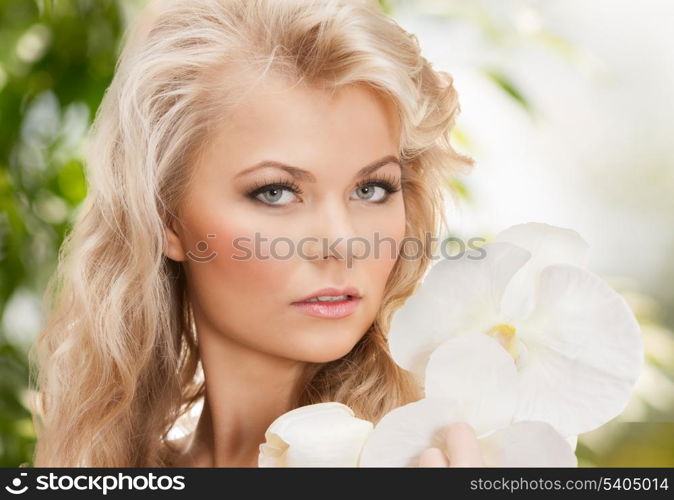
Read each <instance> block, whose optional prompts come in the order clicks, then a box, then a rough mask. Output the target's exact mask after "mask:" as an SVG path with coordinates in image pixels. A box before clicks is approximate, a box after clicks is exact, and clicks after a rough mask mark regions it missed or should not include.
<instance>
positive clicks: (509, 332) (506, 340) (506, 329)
mask: <svg viewBox="0 0 674 500" xmlns="http://www.w3.org/2000/svg"><path fill="white" fill-rule="evenodd" d="M515 332H516V329H515V327H514V326H511V325H508V324H506V323H501V324H498V325H496V326H493V327H491V328H490V329H489V330H488V331H487V335H490V336H492V337H494V338H495V339H496V340H498V341H499V343H500V344H501V345H502V346H503V347H504V349H505V350H506V351H508V353H509V354H510V355H511V356H512V357H513V359H514V360H515V361H517V358H518V354H519V352H518V348H517V338H516V336H515Z"/></svg>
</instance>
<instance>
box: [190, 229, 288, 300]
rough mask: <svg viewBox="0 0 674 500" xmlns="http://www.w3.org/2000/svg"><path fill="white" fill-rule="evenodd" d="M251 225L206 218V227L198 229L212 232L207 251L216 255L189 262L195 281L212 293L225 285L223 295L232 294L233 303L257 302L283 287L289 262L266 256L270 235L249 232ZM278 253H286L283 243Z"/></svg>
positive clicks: (215, 292) (230, 295)
mask: <svg viewBox="0 0 674 500" xmlns="http://www.w3.org/2000/svg"><path fill="white" fill-rule="evenodd" d="M251 227H255V224H254V223H250V222H245V223H242V222H240V221H236V220H231V219H227V220H224V219H223V220H219V221H218V220H212V221H210V223H209V224H208V229H207V228H206V227H204V228H203V229H201V231H202V232H204V231H206V230H208V231H212V232H211V233H210V234H214V235H215V236H214V237H213V238H211V239H210V240H209V249H208V251H209V252H212V253H214V254H216V255H215V256H214V257H213V259H212V260H211V261H210V262H208V263H206V264H204V265H200V264H197V263H195V265H191V269H192V270H193V272H192V273H191V274H192V276H193V278H194V280H195V281H197V282H199V283H201V284H208V286H210V287H211V288H212V289H213V294H215V295H218V293H217V290H218V289H221V288H220V287H227V289H228V292H227V295H228V296H229V297H234V298H235V300H234V302H235V303H236V304H245V303H251V301H252V302H257V303H259V302H260V301H263V300H264V298H265V297H272V296H274V294H275V292H278V291H280V290H282V289H283V286H284V281H285V280H284V276H288V274H289V272H290V266H291V265H292V260H282V259H273V258H268V253H269V243H268V240H269V239H270V238H269V237H266V236H265V233H262V232H260V231H258V232H257V233H256V232H251ZM265 238H267V242H265V241H264V239H265ZM279 253H281V254H285V253H286V249H285V247H284V246H283V245H280V246H279ZM199 283H195V284H197V285H198V284H199ZM221 303H222V302H221Z"/></svg>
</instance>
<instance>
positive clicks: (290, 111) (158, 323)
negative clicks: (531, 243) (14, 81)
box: [34, 0, 481, 467]
mask: <svg viewBox="0 0 674 500" xmlns="http://www.w3.org/2000/svg"><path fill="white" fill-rule="evenodd" d="M458 112H459V105H458V102H457V96H456V92H455V90H454V88H453V86H452V79H451V77H450V76H449V75H447V74H445V73H441V72H437V71H435V70H433V69H432V68H431V66H430V64H429V63H428V62H427V61H426V60H425V59H424V58H423V57H422V56H421V55H420V52H419V46H418V43H417V40H416V38H415V37H414V36H412V35H410V34H408V33H406V32H405V31H404V30H402V29H401V28H400V27H399V26H398V25H397V24H396V23H395V22H394V21H393V20H391V19H390V18H388V17H386V16H385V15H384V14H382V13H381V12H380V11H379V9H378V8H377V6H376V5H373V4H370V3H369V2H366V1H365V0H360V1H358V0H341V1H338V0H334V1H331V0H315V1H311V0H208V1H205V0H178V1H156V2H152V3H151V4H150V5H149V6H148V7H146V9H145V11H144V12H143V13H142V15H141V16H140V17H139V19H138V20H137V22H136V24H135V25H134V27H133V29H132V30H131V31H130V32H129V35H128V39H126V40H125V44H124V48H123V51H122V54H121V56H120V59H119V62H118V66H117V68H116V73H115V77H114V79H113V81H112V83H111V85H110V87H109V88H108V90H107V93H106V95H105V97H104V99H103V102H102V103H101V106H100V108H99V110H98V113H97V115H96V118H95V121H94V124H93V126H92V129H91V136H90V141H89V142H88V144H87V150H86V165H87V177H88V182H89V191H88V195H87V199H86V201H85V204H84V207H83V209H82V212H81V213H80V214H79V218H78V220H77V222H76V224H75V226H74V228H73V230H72V232H71V233H70V235H69V237H68V239H67V241H66V243H65V244H64V247H63V250H62V255H61V259H60V262H59V267H58V272H57V273H56V275H55V277H54V278H53V281H52V283H51V284H50V291H49V293H48V297H52V298H53V300H51V301H50V302H49V307H50V316H49V319H48V322H47V324H46V326H45V328H44V330H43V331H42V332H41V333H40V336H39V338H38V340H37V342H36V345H35V355H36V358H35V362H36V365H37V367H38V368H39V373H38V377H37V382H38V387H39V400H38V401H39V404H38V405H37V406H36V408H35V410H34V413H35V423H36V428H37V431H38V443H37V449H36V454H35V465H36V466H66V467H67V466H93V467H109V466H113V467H114V466H147V467H156V466H173V465H178V466H215V467H220V466H255V465H256V464H257V454H258V446H259V444H260V443H262V442H263V441H264V431H265V430H266V428H267V427H268V426H269V424H270V423H271V422H272V421H273V420H274V419H275V418H276V417H278V416H279V415H281V414H282V413H284V412H286V411H289V410H290V409H292V408H295V407H297V406H301V405H305V404H311V403H316V402H321V401H339V402H342V403H345V404H347V405H349V406H350V407H351V408H352V409H354V411H355V412H356V414H357V415H358V416H360V417H362V418H367V419H370V420H372V421H376V420H377V419H379V418H381V417H382V416H383V415H384V414H385V413H386V412H387V411H389V410H391V409H392V408H394V407H397V406H400V405H403V404H406V403H408V402H410V401H413V400H416V399H418V398H419V397H420V394H419V388H418V386H417V385H416V384H415V383H414V381H413V379H411V378H410V375H409V374H408V373H407V372H405V371H403V370H402V369H400V368H398V367H397V365H396V364H395V363H394V362H393V361H392V359H391V357H390V356H389V353H388V350H387V341H386V332H387V330H388V325H389V323H390V318H391V315H392V313H393V312H394V311H395V310H396V308H398V307H399V306H400V305H402V303H403V302H404V301H405V300H406V299H407V297H409V296H410V295H411V294H412V293H413V291H414V289H415V287H416V285H417V284H418V283H419V281H420V279H421V277H422V275H423V274H424V272H425V271H426V270H427V268H428V265H429V264H430V257H429V255H430V253H429V252H428V250H429V249H430V247H431V245H432V243H431V242H429V240H428V238H427V235H429V234H437V231H438V230H439V228H440V224H441V223H442V222H444V221H443V220H442V213H443V191H442V186H443V185H444V184H445V179H446V177H447V176H448V175H451V174H453V173H455V172H456V171H457V170H459V169H461V168H468V167H469V166H470V165H471V164H472V160H471V159H469V158H466V157H464V156H461V155H459V154H458V153H457V152H455V151H454V150H453V149H452V147H451V145H450V143H449V140H448V133H449V130H450V129H451V126H452V125H453V122H454V120H455V118H456V115H457V113H458ZM405 238H408V239H412V238H413V239H414V240H415V241H417V242H418V243H419V244H421V245H422V246H423V248H422V249H423V250H424V251H423V252H415V254H416V255H417V256H416V258H404V257H405V254H404V253H403V252H402V251H401V250H403V248H402V243H403V240H404V239H405ZM377 241H378V242H379V246H378V247H377V248H375V244H377ZM382 242H386V243H388V245H384V244H382ZM377 250H378V251H377ZM411 333H413V332H411ZM202 374H203V376H202ZM201 398H204V399H203V403H204V405H203V409H202V412H201V416H200V418H199V421H198V424H197V426H196V429H195V430H194V432H193V433H191V434H189V435H188V436H187V437H186V438H185V439H182V440H179V441H176V442H174V441H170V440H169V439H168V433H169V431H170V430H171V428H172V427H173V425H174V424H175V422H176V420H177V419H178V418H179V417H180V416H181V415H183V414H185V413H186V412H188V411H189V410H190V408H192V406H193V405H194V404H195V403H197V402H198V401H199V400H200V399H201ZM447 439H448V445H447V448H446V450H445V451H444V452H443V451H441V450H439V449H431V450H427V452H425V453H424V454H423V455H422V456H421V457H420V465H429V466H431V465H440V466H442V465H448V464H450V462H451V465H479V464H481V461H480V457H479V454H478V453H477V451H476V449H477V448H476V445H475V439H474V434H472V429H470V427H468V426H467V425H461V424H458V425H453V426H449V427H448V428H447Z"/></svg>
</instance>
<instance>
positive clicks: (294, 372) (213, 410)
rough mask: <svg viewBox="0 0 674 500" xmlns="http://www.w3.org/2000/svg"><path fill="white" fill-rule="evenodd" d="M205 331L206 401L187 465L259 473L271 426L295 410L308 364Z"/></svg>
mask: <svg viewBox="0 0 674 500" xmlns="http://www.w3.org/2000/svg"><path fill="white" fill-rule="evenodd" d="M204 326H205V325H204ZM204 326H202V328H200V329H199V351H200V356H201V362H202V366H203V369H204V377H205V385H206V395H205V399H204V406H203V409H202V412H201V416H200V418H199V421H198V423H197V427H196V430H195V432H194V434H193V437H192V439H191V441H190V444H189V446H188V449H187V452H186V456H185V458H184V460H183V462H187V463H189V464H190V465H192V466H197V467H199V466H203V467H255V466H257V457H258V452H259V445H260V444H261V443H263V442H264V441H265V438H264V433H265V431H266V430H267V428H268V427H269V425H270V424H271V423H272V422H273V421H274V420H275V419H276V418H277V417H278V416H279V415H281V414H283V413H285V412H287V411H289V410H291V409H293V408H295V407H296V402H297V396H298V389H299V388H300V384H301V382H302V380H303V379H302V376H303V374H304V370H305V367H306V363H303V362H300V361H294V360H289V359H285V358H280V357H276V356H273V355H271V354H267V353H263V352H260V351H256V350H255V349H254V348H252V347H248V346H245V345H242V344H240V343H237V342H236V341H234V340H232V339H229V338H226V337H225V336H224V335H222V334H221V333H220V332H216V331H214V330H212V329H210V328H209V327H208V326H205V327H204Z"/></svg>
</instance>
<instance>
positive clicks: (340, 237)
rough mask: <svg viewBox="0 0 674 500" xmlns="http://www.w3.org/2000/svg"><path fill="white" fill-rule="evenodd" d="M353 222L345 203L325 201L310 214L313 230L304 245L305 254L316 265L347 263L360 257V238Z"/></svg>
mask: <svg viewBox="0 0 674 500" xmlns="http://www.w3.org/2000/svg"><path fill="white" fill-rule="evenodd" d="M354 222H355V221H354V219H353V214H350V213H349V209H348V206H346V204H345V203H343V202H341V201H340V200H337V199H325V200H324V203H322V204H321V205H320V206H317V207H316V210H315V212H314V214H313V215H312V223H311V226H312V228H313V231H311V233H312V234H311V238H310V240H309V244H307V245H305V246H306V247H308V248H309V250H307V251H306V252H305V253H307V254H309V256H310V259H311V260H314V261H317V262H322V261H327V260H337V261H345V262H351V261H352V260H353V259H354V258H359V257H360V258H362V257H361V255H362V252H363V245H364V238H360V237H359V236H358V234H357V232H356V230H355V224H354Z"/></svg>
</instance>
